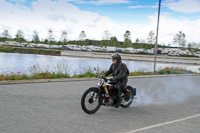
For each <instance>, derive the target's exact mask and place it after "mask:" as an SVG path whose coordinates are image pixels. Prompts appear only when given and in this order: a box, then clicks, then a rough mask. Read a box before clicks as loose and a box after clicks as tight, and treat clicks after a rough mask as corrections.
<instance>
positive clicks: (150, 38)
mask: <svg viewBox="0 0 200 133" xmlns="http://www.w3.org/2000/svg"><path fill="white" fill-rule="evenodd" d="M155 39H156V38H155V33H154V32H153V31H150V32H149V36H148V38H147V42H148V43H149V44H154V43H155Z"/></svg>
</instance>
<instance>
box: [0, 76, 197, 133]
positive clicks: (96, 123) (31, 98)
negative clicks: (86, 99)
mask: <svg viewBox="0 0 200 133" xmlns="http://www.w3.org/2000/svg"><path fill="white" fill-rule="evenodd" d="M199 81H200V76H183V77H182V76H181V77H162V78H161V77H159V78H137V79H130V80H129V84H130V85H132V86H134V87H136V88H137V92H138V95H137V98H138V99H137V100H135V101H134V102H133V104H132V106H131V107H130V108H127V109H123V108H118V109H115V108H112V107H101V108H100V110H99V111H98V112H97V113H96V114H93V115H88V114H86V113H84V112H83V111H82V109H81V106H80V99H81V95H82V93H83V92H84V91H85V90H86V89H87V88H89V87H90V86H95V85H96V83H97V81H76V82H73V81H70V82H51V83H34V84H11V85H0V133H97V132H98V133H116V132H117V133H123V132H125V133H133V132H140V133H150V132H151V133H161V132H162V133H169V132H170V133H198V132H199V131H200V100H199V99H200V82H199Z"/></svg>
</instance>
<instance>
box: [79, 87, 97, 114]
mask: <svg viewBox="0 0 200 133" xmlns="http://www.w3.org/2000/svg"><path fill="white" fill-rule="evenodd" d="M100 106H101V95H100V93H99V89H98V88H89V89H88V90H86V91H85V92H84V93H83V96H82V98H81V107H82V109H83V111H84V112H85V113H87V114H94V113H96V112H97V111H98V110H99V108H100Z"/></svg>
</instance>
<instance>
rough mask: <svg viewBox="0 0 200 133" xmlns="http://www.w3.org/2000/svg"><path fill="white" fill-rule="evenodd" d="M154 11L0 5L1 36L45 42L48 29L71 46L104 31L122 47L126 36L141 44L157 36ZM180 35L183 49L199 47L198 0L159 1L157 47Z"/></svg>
mask: <svg viewBox="0 0 200 133" xmlns="http://www.w3.org/2000/svg"><path fill="white" fill-rule="evenodd" d="M157 11H158V0H0V34H1V33H2V32H3V31H4V30H5V29H7V30H9V32H10V34H11V35H12V37H14V36H15V34H16V31H17V30H18V29H20V30H22V31H24V34H25V38H26V39H27V40H31V39H32V34H33V31H34V30H36V31H37V32H38V34H39V36H40V38H41V39H45V38H47V35H48V30H49V29H51V30H53V33H54V36H55V39H56V40H59V38H60V36H61V33H62V31H66V32H67V33H68V39H69V40H74V39H78V38H79V34H80V32H81V31H83V30H84V31H85V32H86V36H87V38H88V39H95V40H101V39H103V37H104V31H106V30H108V31H109V32H110V34H111V35H112V36H116V37H117V38H118V40H120V41H123V40H124V38H123V35H124V33H125V31H126V30H129V31H130V32H131V40H132V41H133V42H135V40H136V38H139V40H140V41H141V42H144V41H145V40H146V39H147V38H148V33H149V32H150V31H151V30H152V31H154V32H155V31H156V23H157ZM179 31H182V32H184V33H185V34H186V39H187V42H188V43H189V42H196V43H200V0H162V5H161V18H160V30H159V38H158V42H159V44H163V45H164V44H165V45H168V44H169V43H170V44H172V45H173V38H174V36H175V35H176V34H177V33H178V32H179Z"/></svg>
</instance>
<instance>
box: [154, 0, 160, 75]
mask: <svg viewBox="0 0 200 133" xmlns="http://www.w3.org/2000/svg"><path fill="white" fill-rule="evenodd" d="M160 6H161V0H159V5H158V21H157V33H156V44H155V49H154V69H153V74H154V75H155V74H156V57H157V51H158V31H159V22H160Z"/></svg>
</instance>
